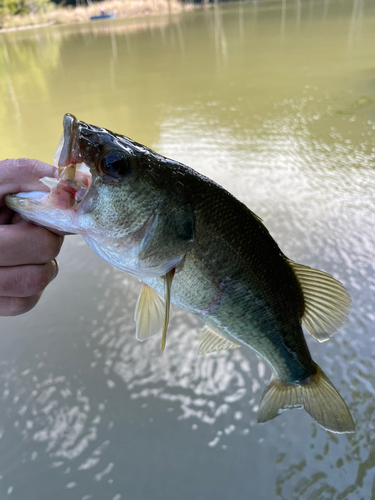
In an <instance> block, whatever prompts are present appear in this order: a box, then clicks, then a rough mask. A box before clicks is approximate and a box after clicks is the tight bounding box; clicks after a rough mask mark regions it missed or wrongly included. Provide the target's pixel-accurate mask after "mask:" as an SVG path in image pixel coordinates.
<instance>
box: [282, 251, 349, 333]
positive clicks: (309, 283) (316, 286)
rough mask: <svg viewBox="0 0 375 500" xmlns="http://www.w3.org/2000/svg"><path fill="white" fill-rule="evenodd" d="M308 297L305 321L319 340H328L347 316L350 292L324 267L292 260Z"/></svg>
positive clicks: (305, 297) (309, 329)
mask: <svg viewBox="0 0 375 500" xmlns="http://www.w3.org/2000/svg"><path fill="white" fill-rule="evenodd" d="M288 262H289V264H290V265H291V267H292V269H293V271H294V273H295V275H296V276H297V279H298V281H299V284H300V285H301V288H302V292H303V297H304V300H305V311H304V314H303V317H302V323H303V324H304V325H305V327H306V329H307V331H308V332H309V334H310V335H311V336H312V337H314V339H315V340H317V341H318V342H325V341H326V340H329V338H330V337H331V336H332V335H333V334H334V333H335V332H336V331H337V330H338V329H339V328H340V327H341V325H342V324H343V323H344V321H345V320H346V318H347V316H348V314H349V311H350V307H351V300H350V295H349V293H348V292H347V290H346V289H345V288H344V286H343V285H342V284H341V283H340V282H339V281H337V280H335V279H334V278H332V276H330V275H329V274H327V273H324V272H323V271H317V270H316V269H312V268H311V267H308V266H303V265H302V264H296V263H295V262H293V261H291V260H288Z"/></svg>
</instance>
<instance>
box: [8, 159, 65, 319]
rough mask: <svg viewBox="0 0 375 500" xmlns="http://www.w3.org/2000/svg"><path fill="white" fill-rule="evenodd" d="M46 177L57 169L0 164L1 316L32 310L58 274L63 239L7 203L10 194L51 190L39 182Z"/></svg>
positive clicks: (24, 162)
mask: <svg viewBox="0 0 375 500" xmlns="http://www.w3.org/2000/svg"><path fill="white" fill-rule="evenodd" d="M45 176H48V177H55V176H56V169H55V168H54V167H52V166H51V165H48V164H47V163H42V162H40V161H37V160H29V159H18V160H2V161H0V316H16V315H18V314H23V313H25V312H27V311H29V310H30V309H32V308H33V307H34V306H35V305H36V304H37V302H38V301H39V299H40V297H41V295H42V292H43V290H44V289H45V288H46V286H47V285H48V284H49V283H50V282H51V281H52V280H53V279H54V278H55V277H56V274H57V264H56V261H55V260H54V259H55V257H56V256H57V255H58V253H59V252H60V249H61V245H62V243H63V239H64V238H63V236H62V235H60V234H54V233H52V232H51V231H49V230H48V229H45V228H43V227H39V226H36V225H34V224H32V223H30V222H26V221H24V220H23V219H22V218H21V216H20V215H19V214H17V213H15V212H13V211H12V210H11V209H10V208H8V207H7V206H6V205H5V202H4V197H5V195H7V194H13V193H19V192H26V191H35V190H37V191H49V189H48V188H47V187H46V186H44V185H43V184H42V183H41V182H40V181H39V179H41V178H42V177H45Z"/></svg>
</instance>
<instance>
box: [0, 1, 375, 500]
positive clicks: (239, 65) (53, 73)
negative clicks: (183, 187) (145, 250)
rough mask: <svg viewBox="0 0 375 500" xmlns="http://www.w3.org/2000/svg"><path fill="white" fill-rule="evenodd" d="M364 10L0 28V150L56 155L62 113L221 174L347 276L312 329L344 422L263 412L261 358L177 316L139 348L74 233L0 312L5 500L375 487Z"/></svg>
mask: <svg viewBox="0 0 375 500" xmlns="http://www.w3.org/2000/svg"><path fill="white" fill-rule="evenodd" d="M374 23H375V6H374V5H373V2H371V1H370V0H368V1H365V0H354V1H353V0H331V1H329V0H324V1H321V2H319V1H315V0H314V1H313V0H309V1H302V0H296V1H290V0H280V1H263V2H241V3H231V4H227V5H219V6H216V7H212V8H209V9H207V10H199V11H196V12H192V13H187V14H184V15H181V16H178V17H171V18H168V17H162V18H146V19H136V20H114V21H110V22H105V23H103V24H102V23H99V24H94V23H92V24H82V25H78V26H62V27H50V28H44V29H39V30H32V31H22V32H17V33H9V34H3V35H0V95H1V102H0V145H1V157H3V158H5V157H20V156H27V157H35V158H38V159H41V160H44V161H51V160H52V157H53V154H54V149H55V147H56V145H57V142H58V139H59V137H60V135H61V124H62V117H63V114H64V113H66V112H70V113H73V114H75V115H76V116H77V117H78V118H80V119H82V120H84V121H87V122H90V123H94V124H97V125H101V126H104V127H107V128H109V129H112V130H114V131H116V132H119V133H123V134H125V135H128V136H130V137H131V138H133V139H134V140H136V141H138V142H142V143H144V144H146V145H148V146H149V147H152V148H153V149H155V150H157V151H158V152H160V153H163V154H165V155H167V156H170V157H172V158H174V159H177V160H180V161H182V162H184V163H186V164H188V165H190V166H191V167H193V168H195V169H196V170H198V171H199V172H202V173H203V174H205V175H208V176H209V177H211V178H213V179H215V180H216V181H217V182H219V183H220V184H221V185H223V186H224V187H225V188H227V189H228V190H229V191H230V192H232V193H233V194H234V195H235V196H237V197H238V198H239V199H241V200H242V201H243V202H244V203H245V204H246V205H248V206H249V207H250V208H251V209H252V210H253V211H254V212H255V213H257V214H258V215H259V216H260V217H261V218H262V219H263V221H264V223H265V224H266V226H267V227H268V228H269V230H270V231H271V234H272V235H273V236H274V237H275V239H276V240H277V242H278V243H279V245H280V247H281V249H282V250H283V251H284V252H285V253H286V255H288V256H289V257H290V258H292V259H293V260H295V261H297V262H301V263H304V264H307V265H310V266H312V267H316V268H319V269H322V270H324V271H326V272H329V273H331V274H333V275H334V276H335V277H337V278H338V279H340V280H341V281H342V282H343V283H344V284H345V286H346V287H347V288H348V290H349V291H350V294H351V296H352V299H353V309H352V312H351V314H350V317H349V320H348V321H347V322H346V323H345V325H344V326H343V327H342V328H341V330H340V332H338V333H337V334H336V335H335V336H334V337H333V339H332V340H331V341H330V342H328V343H326V344H322V345H320V344H317V343H316V342H314V341H313V339H310V338H308V339H307V341H308V343H309V347H310V349H311V352H312V355H313V357H314V359H315V360H316V361H317V362H318V363H319V364H320V366H321V367H322V368H323V369H324V371H325V372H326V373H327V375H328V376H329V377H330V378H331V380H332V381H333V382H334V384H335V385H336V387H337V388H338V390H339V391H340V392H341V394H342V396H343V397H344V398H345V400H346V402H347V404H348V406H349V408H350V410H351V412H352V414H353V417H354V419H355V421H356V424H357V433H356V434H355V435H352V436H341V435H333V434H330V433H328V432H326V431H325V430H323V429H321V428H320V427H318V426H317V425H316V424H315V423H314V422H313V421H312V420H311V418H310V417H309V416H308V415H307V414H306V413H305V412H303V411H290V412H286V413H284V414H282V415H281V416H280V417H278V418H277V419H275V420H273V421H272V422H269V423H267V424H265V425H258V424H256V416H257V411H258V407H259V402H260V398H261V394H262V391H263V390H264V388H265V387H266V385H267V383H268V380H269V378H270V375H271V372H270V370H269V369H268V368H267V367H266V366H265V364H264V363H263V362H262V361H261V360H259V359H258V358H257V356H256V355H255V354H254V353H252V352H251V351H250V350H248V349H245V348H241V349H237V350H233V351H230V352H219V353H214V354H210V355H206V356H203V357H198V356H197V355H196V348H197V346H198V342H199V335H200V329H201V326H202V325H201V323H200V321H199V320H197V319H196V318H194V317H192V316H189V315H187V314H186V313H184V312H182V311H179V310H176V311H175V313H174V316H173V318H172V322H171V327H170V333H169V337H168V343H167V348H166V351H165V352H164V354H163V355H162V356H160V355H159V342H160V339H158V338H152V339H150V340H149V341H147V342H144V343H138V342H137V341H136V339H135V328H134V321H133V312H134V307H135V304H136V300H137V294H138V292H139V288H140V286H139V282H138V281H137V280H136V279H133V278H131V277H128V276H126V275H125V274H123V273H121V272H119V271H117V270H116V269H113V268H111V267H110V266H108V265H107V264H106V263H105V262H103V261H101V260H100V259H99V258H98V257H96V256H95V255H94V254H93V253H92V252H91V251H90V250H89V249H88V248H87V247H86V245H85V243H84V242H83V240H82V239H81V238H80V237H68V238H66V243H65V246H64V248H63V251H62V253H61V258H60V266H61V269H60V274H59V277H58V279H57V280H55V281H54V282H53V283H52V284H51V285H50V286H49V287H48V289H47V291H46V292H45V294H44V296H43V298H42V300H41V302H40V303H39V305H38V307H37V308H35V309H34V310H33V311H31V312H30V313H28V314H27V315H24V316H20V317H18V318H3V319H1V339H0V341H1V350H0V395H1V396H0V397H1V402H2V404H1V407H0V408H1V409H0V436H1V439H0V450H1V451H0V477H1V478H0V492H1V494H0V497H1V498H8V497H9V498H13V499H17V500H25V499H26V498H27V499H28V500H40V499H41V498H58V499H64V500H65V499H67V500H70V499H72V500H73V499H74V500H77V499H81V500H91V499H92V500H107V499H108V500H124V499H127V500H128V499H129V500H145V499H151V498H152V499H153V500H154V499H172V498H178V499H179V500H191V499H192V498H199V499H214V500H224V499H225V500H226V499H227V498H236V499H239V500H242V499H248V498H254V499H257V500H263V499H264V500H269V499H273V498H275V499H286V500H291V499H309V500H310V499H337V500H339V499H362V498H363V499H368V498H372V497H373V498H375V455H374V445H375V442H374V439H375V438H374V436H375V432H374V414H375V399H374V397H375V377H374V374H375V369H374V366H375V363H374V361H375V345H374V343H375V337H374V336H373V329H374V326H373V325H374V319H375V313H374V308H373V302H374V290H375V272H374V250H375V235H374V229H373V228H374V223H375V201H374V188H375V179H374V171H373V168H374V167H373V160H374V153H375V141H374V133H375V132H374V130H375V31H374Z"/></svg>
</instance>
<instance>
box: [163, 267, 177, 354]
mask: <svg viewBox="0 0 375 500" xmlns="http://www.w3.org/2000/svg"><path fill="white" fill-rule="evenodd" d="M174 274H175V269H174V268H173V269H171V270H170V271H168V272H167V274H166V275H165V277H164V280H165V281H164V302H165V313H164V323H163V331H162V337H161V346H160V352H161V353H162V352H163V351H164V349H165V343H166V341H167V330H168V323H169V311H170V306H171V289H172V281H173V277H174Z"/></svg>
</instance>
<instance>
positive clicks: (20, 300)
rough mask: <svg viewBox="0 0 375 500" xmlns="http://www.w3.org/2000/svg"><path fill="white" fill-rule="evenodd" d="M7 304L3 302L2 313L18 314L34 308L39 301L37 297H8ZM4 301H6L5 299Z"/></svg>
mask: <svg viewBox="0 0 375 500" xmlns="http://www.w3.org/2000/svg"><path fill="white" fill-rule="evenodd" d="M6 299H7V300H6V302H5V304H2V307H1V310H2V313H3V314H4V315H6V316H18V315H19V314H24V313H25V312H27V311H29V310H30V309H32V308H33V307H34V306H35V305H36V303H37V301H38V300H39V299H38V298H36V297H6ZM3 302H4V301H3Z"/></svg>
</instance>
